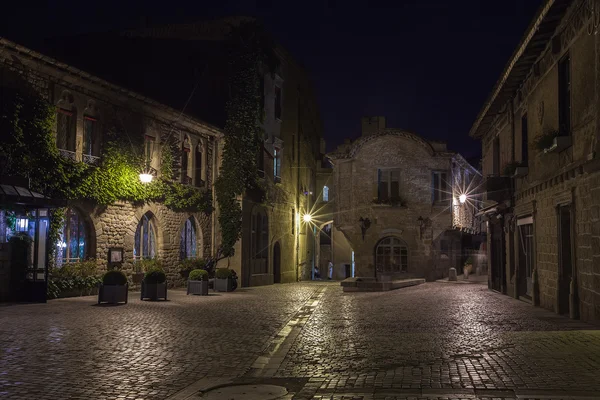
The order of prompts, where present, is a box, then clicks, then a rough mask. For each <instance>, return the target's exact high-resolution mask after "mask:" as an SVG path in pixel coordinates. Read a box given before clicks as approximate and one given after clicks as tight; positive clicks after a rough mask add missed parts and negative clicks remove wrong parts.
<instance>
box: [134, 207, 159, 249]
mask: <svg viewBox="0 0 600 400" xmlns="http://www.w3.org/2000/svg"><path fill="white" fill-rule="evenodd" d="M153 220H154V217H153V216H152V214H150V213H146V214H144V216H143V217H142V219H141V220H140V222H139V224H138V226H137V229H136V230H135V238H134V247H133V257H134V259H136V260H139V259H149V258H155V257H156V233H155V232H156V229H155V228H154V222H153Z"/></svg>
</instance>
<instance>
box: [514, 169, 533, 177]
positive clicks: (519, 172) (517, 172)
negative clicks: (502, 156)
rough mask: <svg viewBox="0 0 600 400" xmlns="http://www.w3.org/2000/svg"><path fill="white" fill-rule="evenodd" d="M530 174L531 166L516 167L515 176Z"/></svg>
mask: <svg viewBox="0 0 600 400" xmlns="http://www.w3.org/2000/svg"><path fill="white" fill-rule="evenodd" d="M527 174H529V167H517V168H515V174H514V175H513V176H514V177H515V178H522V177H524V176H527Z"/></svg>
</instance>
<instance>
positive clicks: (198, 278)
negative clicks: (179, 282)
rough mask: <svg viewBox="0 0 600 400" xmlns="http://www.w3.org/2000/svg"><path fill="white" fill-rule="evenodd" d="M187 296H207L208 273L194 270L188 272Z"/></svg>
mask: <svg viewBox="0 0 600 400" xmlns="http://www.w3.org/2000/svg"><path fill="white" fill-rule="evenodd" d="M187 294H199V295H201V296H208V271H206V270H203V269H194V270H192V271H191V272H190V275H189V279H188V284H187Z"/></svg>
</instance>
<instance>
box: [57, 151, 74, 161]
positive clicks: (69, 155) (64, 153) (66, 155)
mask: <svg viewBox="0 0 600 400" xmlns="http://www.w3.org/2000/svg"><path fill="white" fill-rule="evenodd" d="M58 153H59V154H60V155H61V157H64V158H66V159H69V160H72V161H77V154H76V153H75V152H74V151H70V150H65V149H58Z"/></svg>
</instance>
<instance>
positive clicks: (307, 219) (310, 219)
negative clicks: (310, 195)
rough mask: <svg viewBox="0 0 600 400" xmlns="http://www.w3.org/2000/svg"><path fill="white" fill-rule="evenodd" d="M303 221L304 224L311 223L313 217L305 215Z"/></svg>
mask: <svg viewBox="0 0 600 400" xmlns="http://www.w3.org/2000/svg"><path fill="white" fill-rule="evenodd" d="M302 219H303V220H304V222H307V223H308V222H310V221H312V215H310V214H304V217H302Z"/></svg>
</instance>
